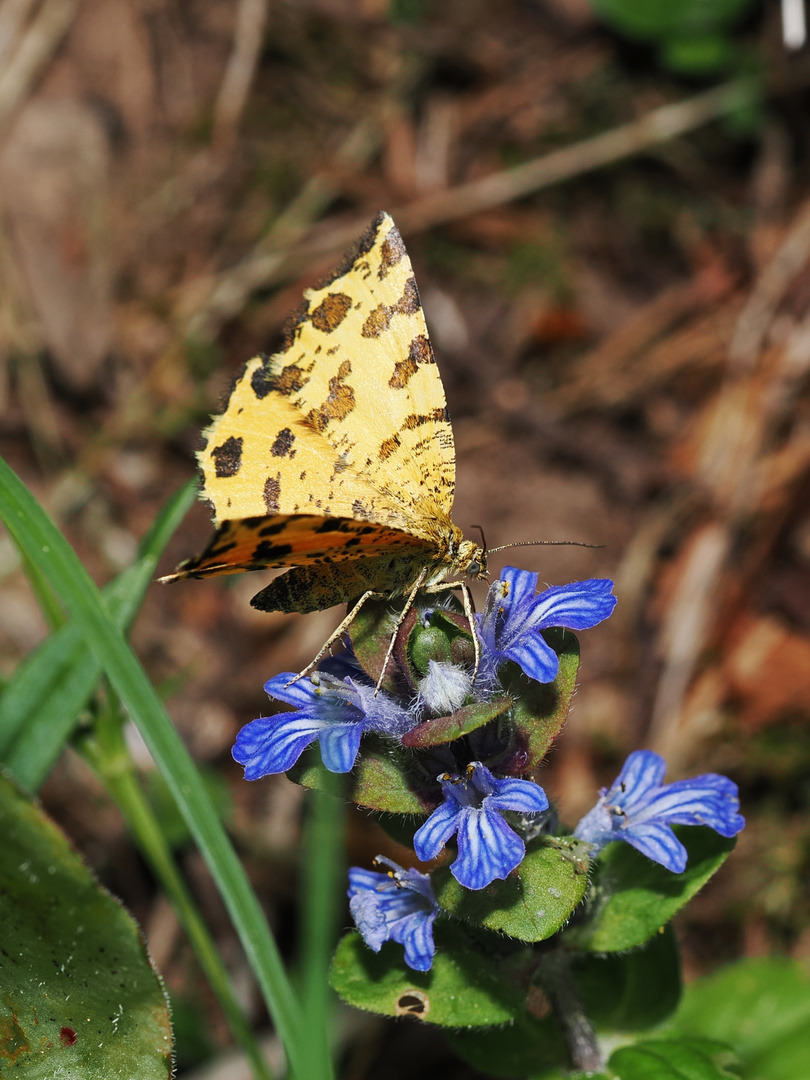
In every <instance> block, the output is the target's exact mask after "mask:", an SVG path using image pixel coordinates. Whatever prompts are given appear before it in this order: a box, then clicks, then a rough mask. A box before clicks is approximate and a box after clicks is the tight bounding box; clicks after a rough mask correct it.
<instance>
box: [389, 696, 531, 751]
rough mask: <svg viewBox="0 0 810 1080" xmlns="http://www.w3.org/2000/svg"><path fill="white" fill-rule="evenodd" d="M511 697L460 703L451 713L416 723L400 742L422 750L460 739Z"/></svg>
mask: <svg viewBox="0 0 810 1080" xmlns="http://www.w3.org/2000/svg"><path fill="white" fill-rule="evenodd" d="M511 704H512V700H511V698H509V697H507V696H506V695H505V694H502V695H501V696H500V697H496V698H493V700H492V701H477V702H474V703H473V704H472V705H463V706H462V707H461V708H460V709H456V711H455V712H454V713H453V714H452V716H438V717H436V719H435V720H425V722H424V723H423V724H417V725H416V727H415V728H412V729H411V730H410V731H409V732H407V733H406V734H405V735H403V737H402V744H403V746H409V747H410V748H411V749H412V750H423V749H426V748H427V747H429V746H441V745H442V744H443V743H449V742H452V741H453V740H454V739H460V738H461V736H462V735H469V734H470V732H471V731H475V730H476V729H477V728H480V727H483V726H484V724H488V723H489V721H490V720H494V719H495V717H496V716H500V715H501V714H502V713H505V712H506V710H507V709H508V708H509V707H510V706H511Z"/></svg>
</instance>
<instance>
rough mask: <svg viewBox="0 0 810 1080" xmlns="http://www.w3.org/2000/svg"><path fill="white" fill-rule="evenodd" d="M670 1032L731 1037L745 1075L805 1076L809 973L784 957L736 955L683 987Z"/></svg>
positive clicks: (777, 1079) (795, 1079) (783, 1079)
mask: <svg viewBox="0 0 810 1080" xmlns="http://www.w3.org/2000/svg"><path fill="white" fill-rule="evenodd" d="M670 1033H674V1034H678V1035H681V1036H692V1037H693V1036H703V1037H705V1038H710V1039H719V1040H721V1041H723V1042H726V1043H729V1044H730V1045H731V1046H733V1047H734V1050H735V1051H736V1053H737V1054H738V1055H739V1057H740V1060H741V1061H742V1063H743V1076H745V1077H756V1076H762V1077H767V1078H768V1080H805V1078H806V1077H807V1075H808V1062H810V974H808V972H807V971H806V969H805V968H804V967H803V965H802V964H800V963H798V962H797V961H795V960H789V959H788V958H787V957H758V958H757V959H751V960H740V961H739V962H737V963H735V964H731V965H730V966H729V967H726V968H723V969H721V970H720V971H717V972H715V973H714V974H713V975H707V976H705V977H704V978H702V979H697V980H696V981H695V982H693V983H692V984H691V985H690V986H689V987H687V989H686V992H685V993H684V996H683V1001H682V1002H681V1005H680V1008H679V1009H678V1011H677V1013H676V1014H675V1016H674V1017H673V1018H672V1022H671V1023H670V1024H668V1025H667V1029H666V1034H667V1035H669V1034H670Z"/></svg>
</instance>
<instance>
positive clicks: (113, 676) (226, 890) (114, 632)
mask: <svg viewBox="0 0 810 1080" xmlns="http://www.w3.org/2000/svg"><path fill="white" fill-rule="evenodd" d="M0 516H2V517H3V520H4V521H5V523H6V526H7V528H8V529H9V531H10V532H12V533H13V534H14V536H15V538H16V540H17V542H18V543H19V544H21V545H23V546H24V547H25V550H26V553H27V554H28V557H29V558H30V559H31V561H32V562H34V563H35V564H36V565H37V566H38V568H39V569H40V571H41V572H42V573H43V575H44V576H45V577H46V578H47V580H48V581H49V582H50V584H51V587H52V588H53V590H54V592H55V593H56V594H57V595H58V596H59V598H60V599H61V601H62V603H64V605H65V607H66V608H67V610H68V612H69V614H70V615H71V617H72V619H73V620H74V622H75V623H76V625H77V627H78V628H79V629H80V631H81V633H82V634H83V636H84V638H85V640H86V641H87V643H88V644H89V646H90V648H91V649H92V651H93V653H94V654H95V656H96V658H97V660H98V661H99V662H100V663H101V665H102V666H103V668H104V670H105V672H106V674H107V677H108V678H109V680H110V682H111V683H112V685H113V686H114V688H115V690H116V692H117V694H118V695H119V697H120V698H121V701H122V702H123V704H124V706H125V707H126V709H127V710H128V712H129V714H130V716H131V717H132V719H133V720H134V722H135V723H136V724H137V726H138V728H139V730H140V731H141V734H142V735H143V738H144V741H145V742H146V745H147V747H148V748H149V751H150V753H151V754H152V757H153V758H154V760H155V762H156V764H157V766H158V767H159V769H160V770H161V772H162V774H163V776H164V778H165V780H166V783H167V784H168V786H169V788H170V790H171V792H172V794H173V795H174V798H175V800H176V801H177V805H178V807H179V808H180V810H181V812H182V814H183V817H184V819H185V821H186V824H187V825H188V827H189V829H190V830H191V833H192V835H193V836H194V838H195V840H196V842H197V844H198V846H199V848H200V851H201V852H202V855H203V858H204V859H205V861H206V863H207V865H208V868H209V870H210V871H211V874H212V876H213V878H214V881H215V882H216V885H217V887H218V889H219V892H220V895H221V896H222V899H223V902H224V903H225V905H226V907H227V909H228V911H229V914H230V916H231V919H232V920H233V923H234V926H235V927H236V930H237V933H238V935H239V938H240V940H241V942H242V946H243V948H244V949H245V952H246V953H247V956H248V958H249V960H250V963H251V966H252V967H253V970H254V971H255V973H256V976H257V978H258V980H259V984H260V986H261V988H262V992H263V994H264V997H265V1000H266V1002H267V1006H268V1009H269V1011H270V1014H271V1016H272V1018H273V1021H274V1023H275V1025H276V1028H277V1030H278V1033H279V1036H280V1038H281V1040H282V1042H283V1044H284V1047H285V1049H286V1051H287V1055H288V1058H289V1061H290V1065H291V1071H292V1072H293V1073H294V1074H295V1075H297V1076H298V1077H299V1078H301V1080H303V1077H304V1076H305V1075H306V1074H305V1072H304V1070H303V1068H302V1065H303V1063H304V1052H303V1037H304V1032H303V1024H302V1020H301V1013H300V1007H299V1006H298V1004H297V1002H296V1000H295V996H294V994H293V991H292V987H291V986H290V984H289V981H288V979H287V977H286V974H285V972H284V968H283V966H282V963H281V958H280V956H279V953H278V949H277V947H276V943H275V941H274V940H273V938H272V935H271V934H270V932H269V930H268V927H267V923H266V921H265V918H264V915H263V913H262V910H261V907H260V906H259V903H258V900H257V898H256V895H255V893H254V892H253V890H252V889H251V887H250V884H249V882H248V880H247V876H246V874H245V871H244V869H243V867H242V865H241V863H240V862H239V860H238V858H237V856H236V853H235V852H234V849H233V847H232V845H231V843H230V841H229V839H228V837H227V835H226V834H225V831H224V829H223V828H222V825H221V824H220V822H219V820H218V818H217V815H216V812H215V810H214V807H213V806H212V804H211V801H210V798H209V796H208V793H207V792H206V790H205V788H204V786H203V785H202V783H201V782H200V779H199V776H198V773H197V770H196V768H195V766H194V762H193V761H192V760H191V757H190V755H189V754H188V751H187V750H186V748H185V746H184V745H183V742H182V740H181V739H180V737H179V736H178V734H177V732H176V731H175V730H174V727H173V726H172V723H171V720H170V719H169V717H168V715H167V714H166V711H165V709H164V708H163V705H162V704H161V702H160V699H159V698H158V696H157V693H156V692H155V689H154V687H153V686H152V684H151V683H150V681H149V679H148V678H147V677H146V674H145V672H144V671H143V668H142V667H141V665H140V663H139V662H138V660H137V658H136V657H135V655H134V654H133V652H132V650H131V649H130V648H129V646H128V644H127V643H126V641H125V640H124V637H123V635H122V633H121V631H120V630H119V629H118V627H117V626H116V625H115V623H114V622H113V621H112V620H111V618H110V615H109V612H108V610H107V607H106V605H105V603H104V600H103V598H102V597H101V594H100V593H99V590H98V589H97V588H96V586H95V585H94V583H93V581H92V579H91V578H90V576H89V574H88V573H87V571H86V570H85V568H84V567H83V566H82V564H81V562H80V561H79V559H78V557H77V555H76V553H75V552H74V551H73V549H72V548H71V547H70V545H69V544H68V543H67V541H66V540H65V538H64V537H63V536H62V535H61V533H60V532H59V530H58V529H57V528H56V526H55V525H54V524H53V522H52V521H51V520H50V518H49V517H48V516H47V514H46V513H45V511H44V510H43V509H42V507H41V506H40V505H39V503H38V502H37V501H36V499H34V497H33V496H32V495H31V494H30V492H29V491H28V490H27V488H26V487H25V485H24V484H23V483H22V481H21V480H20V479H19V478H18V477H17V476H16V474H15V473H14V472H13V471H12V470H11V469H10V468H9V466H8V465H7V464H6V463H5V462H4V461H2V460H0ZM310 1076H311V1073H310ZM307 1080H309V1077H307ZM312 1080H315V1078H314V1077H313V1078H312Z"/></svg>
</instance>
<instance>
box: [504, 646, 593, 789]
mask: <svg viewBox="0 0 810 1080" xmlns="http://www.w3.org/2000/svg"><path fill="white" fill-rule="evenodd" d="M543 637H544V638H545V639H546V641H547V642H548V644H549V645H550V646H551V648H552V649H553V650H554V651H555V653H556V654H557V656H558V658H559V661H560V670H559V672H558V673H557V678H556V679H555V680H554V682H553V683H539V682H535V681H534V679H529V678H527V677H526V676H525V675H524V674H523V673H522V672H521V670H520V668H519V667H518V666H517V664H512V663H509V664H505V665H504V668H503V670H502V671H501V682H502V685H503V688H504V690H505V691H506V692H507V694H509V695H510V696H511V697H512V698H513V699H514V702H515V707H514V709H513V710H512V715H511V722H512V726H513V729H514V734H513V736H512V745H511V749H510V751H509V752H508V754H507V760H508V759H510V758H511V761H512V768H511V769H510V772H511V773H512V774H513V775H522V774H523V773H525V772H528V771H529V770H530V769H534V768H536V766H537V765H539V764H540V762H541V761H542V760H543V758H544V757H545V756H546V754H547V753H548V751H549V748H550V746H551V744H552V743H553V742H554V740H555V739H556V737H557V736H558V735H559V733H560V731H561V730H562V728H563V725H564V724H565V721H566V719H567V718H568V710H569V709H570V707H571V699H572V697H573V696H574V690H575V689H576V680H577V670H578V669H579V642H578V641H577V639H576V637H575V636H574V635H573V634H572V633H571V632H570V630H544V631H543ZM499 771H503V770H502V769H500V768H499Z"/></svg>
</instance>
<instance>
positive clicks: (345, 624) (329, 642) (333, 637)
mask: <svg viewBox="0 0 810 1080" xmlns="http://www.w3.org/2000/svg"><path fill="white" fill-rule="evenodd" d="M372 597H373V598H374V599H375V600H384V599H385V594H384V593H378V592H374V590H373V589H367V590H366V591H365V592H364V593H363V595H362V596H361V597H360V599H359V600H358V601H357V603H356V604H355V605H354V607H353V608H352V610H351V611H350V612H349V614H348V615H347V616H346V618H345V619H343V620H342V622H341V623H340V625H339V626H338V628H337V630H335V632H334V633H333V634H330V635H329V637H328V638H327V639H326V641H325V642H324V643H323V645H322V646H321V648H320V649H319V650H318V653H317V655H316V657H315V659H314V660H310V662H309V663H308V664H307V666H306V667H305V668H304V669H303V671H299V672H298V674H297V675H296V676H295V678H294V679H290V681H289V682H288V683H287V686H292V684H293V683H296V682H298V680H299V679H303V678H304V676H305V675H309V673H310V671H312V670H313V668H316V667H317V666H318V664H319V663H320V662H321V660H322V659H323V657H324V656H325V655H326V653H327V652H328V651H329V650H330V649H331V648H332V646H333V645H334V644H335V642H336V641H337V640H338V638H339V637H340V636H341V635H342V633H343V631H344V630H348V628H349V627H350V626H351V625H352V623H353V622H354V620H355V618H356V617H357V615H358V613H359V611H360V608H361V607H362V606H363V604H365V602H366V600H371V599H372ZM383 670H384V669H383ZM377 689H378V690H379V686H378V687H377Z"/></svg>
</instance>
